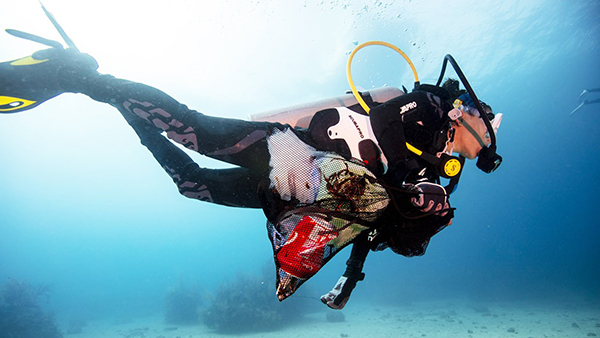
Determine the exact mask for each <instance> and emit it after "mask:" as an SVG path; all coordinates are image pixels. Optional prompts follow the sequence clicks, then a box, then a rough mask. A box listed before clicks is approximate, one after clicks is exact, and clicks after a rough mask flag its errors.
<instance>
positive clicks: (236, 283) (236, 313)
mask: <svg viewBox="0 0 600 338" xmlns="http://www.w3.org/2000/svg"><path fill="white" fill-rule="evenodd" d="M266 273H267V272H266V271H265V270H263V274H262V275H260V276H257V275H248V274H238V275H237V277H236V279H235V280H233V281H231V282H225V283H222V284H221V285H220V286H219V288H218V289H217V291H216V292H215V295H214V297H213V299H212V301H211V303H210V306H209V307H208V308H207V309H206V310H205V311H204V314H203V315H204V316H203V318H204V324H206V325H207V326H208V327H209V328H211V329H214V330H216V331H217V332H220V333H233V334H239V333H244V332H264V331H275V330H278V329H281V328H282V327H283V326H285V325H289V324H291V323H294V322H297V321H298V320H299V319H301V318H302V314H303V310H302V309H303V307H302V306H298V300H294V299H292V300H287V301H286V302H283V303H280V302H279V301H278V300H277V297H276V296H275V293H274V292H273V283H274V281H272V282H271V283H269V282H266V281H269V280H272V279H274V278H269V277H268V276H266Z"/></svg>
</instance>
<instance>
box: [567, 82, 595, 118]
mask: <svg viewBox="0 0 600 338" xmlns="http://www.w3.org/2000/svg"><path fill="white" fill-rule="evenodd" d="M589 93H600V88H592V89H584V90H583V92H581V94H580V95H579V105H578V106H577V108H575V109H573V111H572V112H571V114H569V115H573V114H575V112H576V111H578V110H579V109H581V108H583V107H584V106H587V105H589V104H594V103H600V97H599V98H597V99H595V100H588V99H587V96H588V94H589Z"/></svg>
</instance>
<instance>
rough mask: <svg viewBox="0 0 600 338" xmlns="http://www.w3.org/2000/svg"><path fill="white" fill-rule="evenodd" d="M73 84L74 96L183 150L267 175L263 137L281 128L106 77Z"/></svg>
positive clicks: (153, 89)
mask: <svg viewBox="0 0 600 338" xmlns="http://www.w3.org/2000/svg"><path fill="white" fill-rule="evenodd" d="M73 85H74V86H73V87H74V89H76V91H77V92H81V93H84V94H86V95H88V96H90V97H91V98H93V99H95V100H97V101H101V102H106V103H109V104H111V105H113V106H115V107H116V108H118V109H120V110H125V111H126V112H128V113H130V114H134V115H136V116H137V117H139V118H141V119H143V120H145V121H147V122H149V123H151V124H152V125H154V126H155V127H157V128H159V129H161V130H162V131H165V132H166V134H167V136H168V137H169V138H170V139H172V140H174V141H175V142H178V143H180V144H182V145H183V146H185V147H186V148H188V149H191V150H194V151H197V152H199V153H201V154H203V155H206V156H209V157H212V158H215V159H218V160H222V161H226V162H228V163H232V164H235V165H239V166H242V167H245V168H249V169H251V170H253V171H255V172H256V173H260V174H263V175H265V174H266V173H268V171H269V166H268V163H269V152H268V148H267V144H266V136H267V134H269V133H270V132H271V131H273V130H274V129H280V130H281V129H284V128H286V126H284V125H281V124H278V123H268V122H250V121H244V120H238V119H227V118H219V117H213V116H207V115H204V114H201V113H199V112H197V111H194V110H191V109H189V108H188V107H187V106H185V105H183V104H181V103H179V102H177V101H176V100H175V99H173V98H172V97H170V96H169V95H167V94H165V93H164V92H162V91H160V90H158V89H156V88H153V87H150V86H147V85H144V84H141V83H136V82H131V81H127V80H123V79H117V78H115V77H113V76H110V75H101V74H97V75H95V76H88V77H85V78H77V77H75V79H74V81H73Z"/></svg>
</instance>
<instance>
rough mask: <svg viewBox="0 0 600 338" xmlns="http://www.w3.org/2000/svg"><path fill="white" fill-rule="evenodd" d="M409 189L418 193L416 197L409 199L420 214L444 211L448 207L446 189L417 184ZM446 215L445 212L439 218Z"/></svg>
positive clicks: (427, 183)
mask: <svg viewBox="0 0 600 338" xmlns="http://www.w3.org/2000/svg"><path fill="white" fill-rule="evenodd" d="M409 189H410V190H412V191H414V192H416V193H418V195H417V196H415V197H411V199H410V202H411V204H412V205H413V206H415V207H416V208H417V209H419V210H420V211H422V212H430V211H432V210H434V211H440V210H446V209H448V208H449V207H450V206H449V204H448V194H447V193H446V189H444V187H442V186H441V185H439V184H435V183H430V182H419V183H417V184H415V185H411V186H410V187H409ZM446 213H447V211H446V212H444V213H442V215H441V216H444V215H445V214H446Z"/></svg>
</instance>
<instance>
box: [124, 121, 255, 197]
mask: <svg viewBox="0 0 600 338" xmlns="http://www.w3.org/2000/svg"><path fill="white" fill-rule="evenodd" d="M121 113H122V115H123V116H124V117H125V119H126V120H127V122H128V123H129V125H131V127H132V128H133V130H134V131H135V132H136V133H137V135H138V137H139V138H140V140H141V142H142V144H143V145H144V146H146V148H148V150H150V152H151V153H152V155H153V156H154V158H155V159H156V160H157V161H158V163H159V164H160V165H161V166H162V167H163V169H164V170H165V171H166V172H167V174H169V176H171V178H172V179H173V182H175V184H176V185H177V187H178V189H179V192H180V193H181V194H182V195H184V196H186V197H189V198H193V199H198V200H201V201H206V202H211V203H216V204H221V205H226V206H234V207H244V208H260V207H261V203H260V200H259V199H258V195H257V189H258V184H259V182H260V178H259V177H258V176H256V175H254V174H253V173H252V172H251V171H250V170H249V169H246V168H231V169H206V168H201V167H199V166H198V164H196V163H195V162H194V161H193V160H192V159H191V158H190V157H189V156H188V155H187V154H186V153H185V152H184V151H183V150H181V149H179V148H178V147H177V146H175V145H174V144H173V143H171V142H170V141H169V140H167V139H166V138H165V137H164V136H163V135H162V134H161V133H160V130H159V129H157V128H156V127H153V126H152V125H150V124H149V123H147V122H146V121H144V120H142V119H140V118H138V117H135V116H133V115H131V114H129V113H128V112H127V111H122V112H121Z"/></svg>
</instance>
